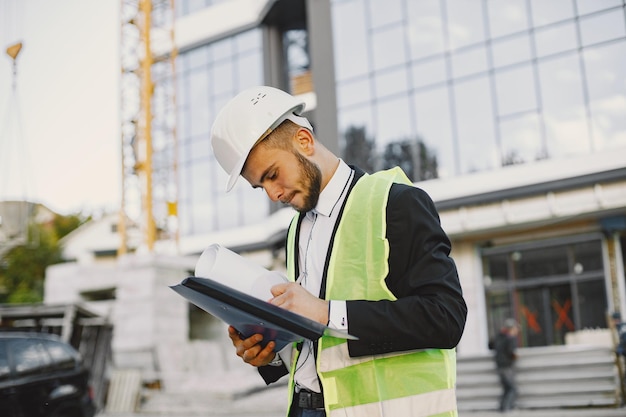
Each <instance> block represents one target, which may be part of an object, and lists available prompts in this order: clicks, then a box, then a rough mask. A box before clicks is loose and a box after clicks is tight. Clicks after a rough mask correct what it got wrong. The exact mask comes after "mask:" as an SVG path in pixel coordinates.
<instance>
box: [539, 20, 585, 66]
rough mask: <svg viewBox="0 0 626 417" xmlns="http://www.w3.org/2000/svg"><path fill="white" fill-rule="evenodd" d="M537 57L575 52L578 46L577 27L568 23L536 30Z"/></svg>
mask: <svg viewBox="0 0 626 417" xmlns="http://www.w3.org/2000/svg"><path fill="white" fill-rule="evenodd" d="M535 46H536V48H537V56H538V57H540V58H541V57H544V56H547V55H552V54H556V53H558V52H564V51H573V50H575V49H576V48H577V46H578V41H577V40H576V27H575V26H574V23H572V22H568V23H565V24H560V25H556V26H550V27H547V28H543V29H537V30H535Z"/></svg>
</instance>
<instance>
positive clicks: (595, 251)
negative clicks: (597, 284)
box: [572, 241, 604, 275]
mask: <svg viewBox="0 0 626 417" xmlns="http://www.w3.org/2000/svg"><path fill="white" fill-rule="evenodd" d="M572 252H573V255H574V265H573V269H574V270H573V272H574V273H575V274H577V275H579V274H582V273H588V272H594V271H596V272H598V271H599V272H602V270H603V268H604V266H603V260H602V246H601V244H600V242H599V241H591V242H584V243H577V244H574V245H572Z"/></svg>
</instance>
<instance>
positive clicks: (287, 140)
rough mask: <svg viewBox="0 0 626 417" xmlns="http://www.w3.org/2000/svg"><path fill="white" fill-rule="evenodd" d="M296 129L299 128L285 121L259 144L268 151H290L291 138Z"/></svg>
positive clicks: (289, 121)
mask: <svg viewBox="0 0 626 417" xmlns="http://www.w3.org/2000/svg"><path fill="white" fill-rule="evenodd" d="M298 129H300V126H298V125H297V124H295V123H294V122H292V121H291V120H285V121H284V122H282V123H281V124H279V125H278V127H277V128H276V129H274V130H273V131H272V132H271V133H270V134H269V135H267V137H266V138H265V139H263V140H262V141H261V142H260V143H259V144H261V143H262V144H263V146H267V147H269V148H270V149H283V150H286V151H288V150H291V149H292V147H293V145H292V143H291V139H292V138H293V135H295V134H296V132H297V131H298Z"/></svg>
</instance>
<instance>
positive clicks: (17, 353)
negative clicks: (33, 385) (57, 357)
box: [8, 339, 50, 374]
mask: <svg viewBox="0 0 626 417" xmlns="http://www.w3.org/2000/svg"><path fill="white" fill-rule="evenodd" d="M8 346H9V351H10V352H11V356H13V361H14V362H15V371H16V372H17V373H18V374H28V373H35V372H40V371H41V370H43V369H44V368H45V367H46V366H48V365H49V364H50V358H49V357H48V355H47V354H46V352H45V350H44V349H43V347H42V346H41V344H40V343H38V342H36V341H32V340H19V339H18V340H10V341H9V344H8Z"/></svg>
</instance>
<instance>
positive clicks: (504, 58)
mask: <svg viewBox="0 0 626 417" xmlns="http://www.w3.org/2000/svg"><path fill="white" fill-rule="evenodd" d="M491 48H492V49H491V51H492V54H493V65H494V66H495V67H496V68H497V67H503V66H505V65H510V64H517V63H519V62H526V61H530V60H531V58H532V55H531V52H530V38H529V37H528V35H527V34H524V35H522V36H516V37H514V38H507V39H502V40H497V41H494V42H493V43H492V44H491Z"/></svg>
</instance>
